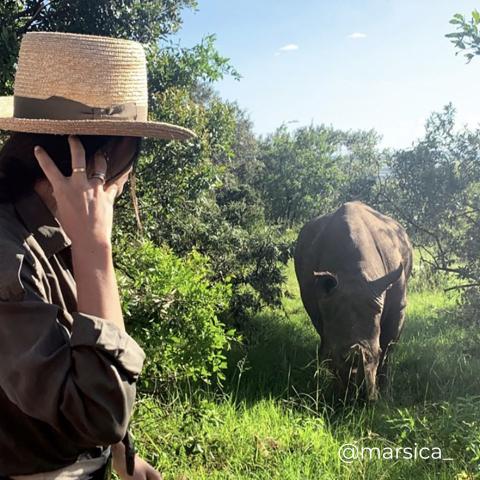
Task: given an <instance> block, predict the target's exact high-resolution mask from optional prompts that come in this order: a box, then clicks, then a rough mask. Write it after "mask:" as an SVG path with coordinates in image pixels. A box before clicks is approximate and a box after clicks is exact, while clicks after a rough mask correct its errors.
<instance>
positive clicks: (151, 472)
mask: <svg viewBox="0 0 480 480" xmlns="http://www.w3.org/2000/svg"><path fill="white" fill-rule="evenodd" d="M112 460H113V463H112V466H113V469H114V470H115V471H116V472H117V474H118V476H119V477H120V478H121V480H162V479H163V477H162V475H161V474H160V472H158V471H157V470H155V469H154V468H153V467H152V466H151V465H150V464H149V463H147V462H146V461H145V460H143V459H142V458H140V457H139V456H138V455H135V470H134V472H133V475H129V474H128V473H127V466H126V460H125V447H124V445H123V443H121V442H120V443H117V444H116V445H112Z"/></svg>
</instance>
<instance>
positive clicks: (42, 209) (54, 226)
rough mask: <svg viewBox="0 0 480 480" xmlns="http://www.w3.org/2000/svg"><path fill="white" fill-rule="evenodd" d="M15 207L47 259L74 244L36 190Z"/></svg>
mask: <svg viewBox="0 0 480 480" xmlns="http://www.w3.org/2000/svg"><path fill="white" fill-rule="evenodd" d="M14 205H15V209H16V211H17V213H18V215H19V216H20V218H21V220H22V221H23V223H24V225H25V227H27V229H28V231H29V232H31V233H32V234H33V236H34V237H35V240H36V241H37V242H38V243H39V244H40V246H41V247H42V249H43V251H44V252H45V255H46V257H47V258H50V257H51V256H52V255H54V254H55V253H58V252H59V251H60V250H63V249H64V248H66V247H68V246H70V245H71V244H72V242H71V240H70V239H69V238H68V237H67V234H66V233H65V231H64V230H63V228H62V227H61V225H60V224H59V223H58V220H57V219H56V218H55V217H54V215H53V214H52V212H51V211H50V209H49V208H48V207H47V206H46V205H45V203H44V202H43V200H42V199H41V197H40V195H38V193H37V192H36V191H35V190H32V192H31V193H29V194H27V195H26V196H23V197H21V198H20V199H18V200H17V201H16V202H15V203H14Z"/></svg>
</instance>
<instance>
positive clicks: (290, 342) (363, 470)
mask: <svg viewBox="0 0 480 480" xmlns="http://www.w3.org/2000/svg"><path fill="white" fill-rule="evenodd" d="M288 274H289V275H288V292H287V295H286V297H285V300H284V305H283V309H282V310H276V311H265V312H263V313H262V314H261V315H258V316H257V317H256V318H255V319H254V320H253V321H252V324H251V326H250V328H249V330H248V332H246V334H245V338H246V339H247V346H245V347H242V348H240V347H239V348H237V349H235V350H233V351H232V352H230V358H229V364H230V370H229V371H228V375H227V381H226V382H225V383H224V386H223V389H222V391H220V392H219V391H218V389H217V390H215V391H208V390H205V389H202V390H198V389H197V390H192V391H182V392H177V393H176V394H173V393H172V395H171V400H170V402H164V403H163V404H162V405H159V404H158V403H157V402H156V401H155V400H153V399H152V398H141V399H139V401H138V404H137V409H136V412H135V416H134V421H133V426H134V433H135V436H136V438H137V442H138V444H139V450H140V453H141V454H143V455H144V456H145V457H146V458H148V459H149V460H150V461H151V462H152V463H153V464H155V465H156V466H157V467H158V468H159V470H160V471H161V472H162V473H163V475H164V478H165V480H186V479H188V480H190V479H191V480H197V479H198V480H199V479H222V480H224V479H225V480H226V479H232V480H233V479H235V480H243V479H245V480H247V479H248V480H254V479H255V480H257V479H258V480H260V479H262V480H273V479H282V480H293V479H362V478H366V479H405V480H407V479H416V480H417V479H427V478H428V479H430V478H431V479H437V478H438V479H456V480H463V479H465V480H466V479H477V478H479V479H480V381H479V372H480V342H479V335H478V333H476V332H475V331H473V330H468V329H466V328H464V327H461V326H460V322H459V320H458V318H457V317H456V308H455V307H456V303H455V298H454V297H452V296H448V295H447V294H445V293H444V292H443V291H414V292H413V293H411V294H410V295H409V306H408V317H407V323H406V326H405V329H404V332H403V336H402V339H401V341H400V343H399V345H398V346H397V349H396V350H395V352H394V354H393V357H392V370H391V382H390V385H389V387H388V389H387V391H386V392H384V394H383V396H382V399H381V400H380V401H379V402H377V403H376V404H375V405H370V406H367V405H364V404H362V403H360V402H357V403H355V402H354V403H353V404H352V403H350V404H348V405H343V404H341V403H336V404H333V403H332V402H331V401H328V400H326V399H325V398H324V397H323V392H324V391H326V385H327V383H328V376H327V375H326V373H325V371H324V369H322V368H321V365H319V364H318V359H317V358H318V355H317V354H318V344H319V339H318V336H317V334H316V332H315V331H314V329H313V327H312V326H311V325H310V321H309V319H308V317H307V316H306V313H305V312H304V310H303V307H302V304H301V301H300V299H299V292H298V288H297V285H296V282H295V276H294V274H293V269H292V268H291V267H290V269H289V272H288ZM415 290H418V288H416V289H415ZM342 444H353V445H355V446H358V447H360V448H361V447H362V446H363V447H370V448H374V447H378V448H379V449H383V450H378V451H377V450H375V449H374V450H372V451H371V452H372V453H371V458H368V454H367V453H365V454H364V457H363V459H362V458H357V459H354V460H352V461H351V462H350V463H347V462H342V460H341V459H340V457H339V449H340V447H341V446H342ZM401 447H410V448H411V449H412V451H411V453H412V456H415V449H416V451H417V455H416V456H417V459H405V458H404V457H405V456H407V454H406V453H405V451H398V452H399V453H396V451H395V449H396V448H401ZM423 447H426V448H429V449H430V450H429V452H427V451H426V450H422V455H423V456H427V454H428V453H430V454H432V455H431V456H434V457H435V456H436V457H438V455H439V451H438V450H432V449H434V448H435V449H441V455H442V457H443V460H439V459H431V458H430V459H426V460H425V459H421V458H418V457H419V453H418V452H419V449H420V448H423ZM433 452H435V453H433ZM346 453H347V454H348V455H351V450H349V451H347V452H346ZM396 456H398V457H399V458H396ZM385 457H386V458H385ZM391 457H393V458H391Z"/></svg>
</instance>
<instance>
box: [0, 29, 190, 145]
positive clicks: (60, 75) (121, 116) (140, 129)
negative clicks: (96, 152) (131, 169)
mask: <svg viewBox="0 0 480 480" xmlns="http://www.w3.org/2000/svg"><path fill="white" fill-rule="evenodd" d="M147 114H148V94H147V68H146V60H145V52H144V50H143V47H142V45H141V44H140V43H138V42H133V41H131V40H122V39H118V38H110V37H99V36H94V35H80V34H74V33H59V32H29V33H27V34H25V35H24V37H23V38H22V42H21V45H20V54H19V57H18V65H17V71H16V74H15V85H14V95H13V96H9V97H0V129H3V130H10V131H16V132H33V133H55V134H78V135H122V136H123V135H124V136H133V137H155V138H164V139H180V140H185V139H188V138H191V137H193V136H195V134H194V133H193V132H192V131H190V130H188V129H186V128H182V127H179V126H177V125H172V124H169V123H162V122H149V121H148V119H147Z"/></svg>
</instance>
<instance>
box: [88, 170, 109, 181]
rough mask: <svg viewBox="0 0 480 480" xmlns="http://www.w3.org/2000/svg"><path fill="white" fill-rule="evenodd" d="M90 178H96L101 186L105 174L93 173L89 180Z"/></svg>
mask: <svg viewBox="0 0 480 480" xmlns="http://www.w3.org/2000/svg"><path fill="white" fill-rule="evenodd" d="M92 178H98V179H99V180H101V181H102V184H103V183H105V179H106V177H105V174H104V173H101V172H95V173H94V174H92V176H91V177H90V179H92Z"/></svg>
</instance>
